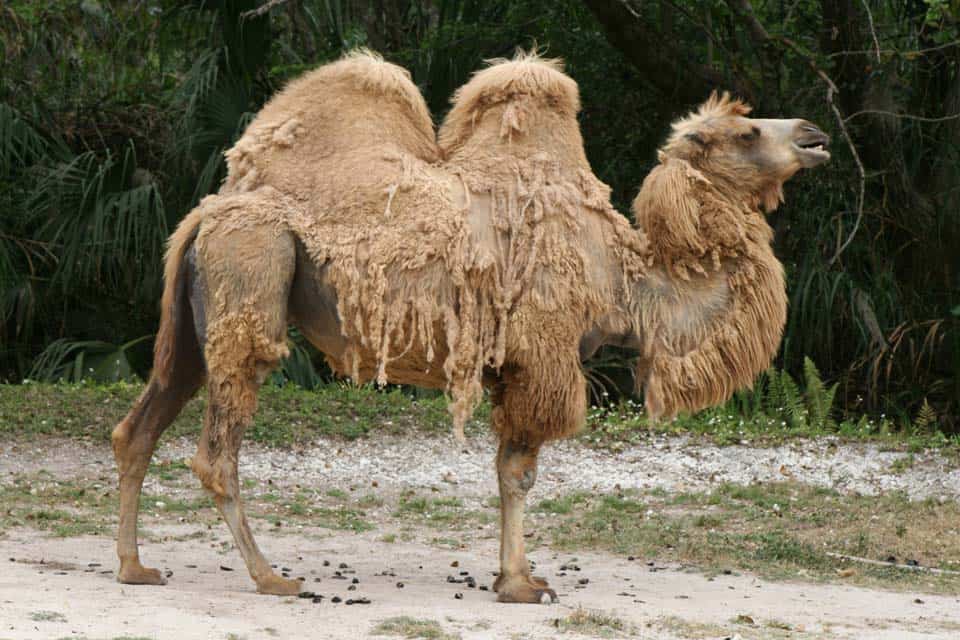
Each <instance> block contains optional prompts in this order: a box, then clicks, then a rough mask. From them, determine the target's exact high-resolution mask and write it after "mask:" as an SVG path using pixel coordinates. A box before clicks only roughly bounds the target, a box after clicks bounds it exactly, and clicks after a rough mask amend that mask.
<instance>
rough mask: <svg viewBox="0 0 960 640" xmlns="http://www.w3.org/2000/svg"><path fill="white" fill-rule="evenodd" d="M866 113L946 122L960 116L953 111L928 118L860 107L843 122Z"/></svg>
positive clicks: (921, 120) (922, 120) (902, 118)
mask: <svg viewBox="0 0 960 640" xmlns="http://www.w3.org/2000/svg"><path fill="white" fill-rule="evenodd" d="M868 113H874V114H877V115H882V116H890V117H891V118H899V119H900V120H917V121H919V122H946V121H947V120H956V119H958V118H960V113H954V114H953V115H949V116H941V117H939V118H928V117H926V116H916V115H913V114H912V113H894V112H893V111H883V110H881V109H861V110H860V111H855V112H854V113H851V114H850V115H848V116H847V117H846V118H844V119H843V120H844V122H850V121H851V120H853V119H854V118H856V117H857V116H862V115H865V114H868Z"/></svg>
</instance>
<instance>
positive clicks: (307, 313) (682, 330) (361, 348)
mask: <svg viewBox="0 0 960 640" xmlns="http://www.w3.org/2000/svg"><path fill="white" fill-rule="evenodd" d="M578 109H579V96H578V91H577V86H576V84H575V83H574V82H573V80H571V79H570V78H569V77H567V76H566V75H564V74H563V72H562V67H561V64H560V62H559V61H555V60H544V59H541V58H539V57H538V56H536V55H534V54H520V55H518V56H517V58H515V59H514V60H496V61H493V62H492V63H491V64H490V66H489V67H487V68H486V69H484V70H482V71H480V72H478V73H477V74H475V75H474V76H473V78H472V79H471V80H470V81H469V82H468V83H467V84H466V85H464V86H463V87H462V88H461V89H460V90H459V91H458V92H457V94H456V95H455V96H454V98H453V107H452V109H451V111H450V113H449V115H448V117H447V119H446V121H445V122H444V123H443V125H442V127H441V128H440V131H439V135H438V136H437V137H436V138H435V136H434V129H433V124H432V122H431V120H430V117H429V113H428V111H427V108H426V105H425V104H424V101H423V99H422V97H421V95H420V93H419V91H418V90H417V88H416V87H415V86H414V85H413V83H412V82H411V81H410V77H409V74H408V73H407V72H406V71H405V70H403V69H401V68H399V67H396V66H394V65H392V64H389V63H386V62H384V61H383V60H382V59H381V58H379V57H378V56H376V55H374V54H371V53H369V52H357V53H353V54H350V55H348V56H346V57H345V58H343V59H342V60H340V61H338V62H335V63H332V64H329V65H326V66H324V67H321V68H319V69H317V70H315V71H312V72H310V73H308V74H305V75H304V76H303V77H301V78H299V79H297V80H295V81H294V82H292V83H291V84H290V85H289V86H288V87H287V88H286V89H284V90H283V91H282V92H280V93H279V94H277V95H276V96H275V97H274V98H273V99H272V100H271V101H270V102H269V103H268V104H267V105H266V106H265V107H264V108H263V110H262V111H261V112H260V114H259V115H258V116H257V118H256V119H255V120H254V121H253V122H252V123H251V124H250V126H249V127H248V128H247V131H246V132H245V133H244V135H243V137H242V138H241V139H240V140H239V141H238V142H237V144H236V145H235V146H234V148H232V149H231V150H230V151H228V152H227V154H226V156H227V161H228V175H227V178H226V180H225V182H224V184H223V187H222V188H221V190H220V192H219V193H218V194H216V195H213V196H209V197H207V198H205V199H204V200H203V201H202V202H201V203H200V205H199V206H198V207H197V208H196V209H195V210H194V211H193V212H191V213H190V214H189V215H188V216H187V218H186V219H185V220H184V221H183V222H182V223H181V225H180V226H179V227H178V229H177V230H176V232H175V233H174V234H173V236H172V237H171V240H170V246H169V250H168V252H167V263H166V271H165V278H166V283H165V290H164V294H163V315H162V318H161V328H160V331H159V333H158V336H157V346H156V358H155V366H154V372H153V375H152V378H151V381H150V383H149V384H148V388H147V390H146V391H145V392H144V394H143V396H142V397H141V398H140V400H138V403H137V405H136V406H135V407H134V409H133V410H132V411H131V413H130V414H129V415H128V416H127V418H126V419H125V420H124V421H123V422H122V423H121V424H120V425H118V427H117V429H116V430H115V431H114V450H115V454H116V457H117V461H118V465H119V467H120V470H121V516H120V523H121V526H120V535H119V538H118V553H119V555H120V557H121V570H120V572H119V574H118V577H119V579H121V580H122V581H124V582H134V583H136V582H142V583H150V584H160V583H162V581H163V578H162V576H161V575H160V574H159V572H157V571H156V570H154V569H147V568H144V567H143V566H142V565H141V564H140V561H139V555H138V552H137V541H136V509H137V500H138V496H139V492H140V487H141V484H142V481H143V474H144V473H145V470H146V468H147V465H148V463H149V459H150V455H151V454H152V451H153V446H154V445H155V444H156V439H157V438H158V437H159V435H160V433H161V432H162V431H163V429H165V428H166V427H167V426H168V425H169V424H170V422H171V421H172V420H173V417H175V415H176V413H177V412H179V409H180V407H182V404H183V403H184V402H185V401H186V399H187V398H189V396H190V395H192V394H193V393H194V392H195V390H196V388H197V387H199V386H200V384H201V383H202V382H203V381H204V379H205V380H206V383H207V387H208V392H209V402H208V406H207V414H206V418H205V422H204V428H203V433H202V435H201V439H200V446H199V449H198V451H197V455H196V456H195V457H194V459H193V463H192V467H193V469H194V471H195V472H196V474H197V475H198V476H199V478H200V479H201V481H202V483H203V485H204V486H205V487H206V488H207V489H208V490H210V491H211V493H212V494H213V495H214V498H215V501H216V503H217V506H218V508H219V509H220V513H221V514H222V516H223V518H224V520H225V522H226V523H227V525H228V526H229V527H230V529H231V531H232V532H233V534H234V539H235V540H236V542H237V546H238V547H239V548H240V550H241V553H242V555H243V557H244V560H245V561H246V563H247V567H248V569H249V571H250V574H251V576H252V577H253V578H254V580H255V581H256V583H257V588H258V590H260V591H261V592H263V593H273V594H291V593H296V591H297V590H298V589H299V584H298V583H296V581H290V580H285V579H283V578H280V577H279V576H276V575H275V574H274V573H273V571H272V569H271V567H270V565H269V563H268V562H267V560H266V559H265V558H264V557H263V555H262V554H261V553H260V551H259V550H258V549H257V546H256V544H255V542H254V541H253V536H252V533H251V531H250V527H249V525H248V523H247V521H246V518H245V516H244V513H243V509H242V506H241V503H240V499H239V480H238V476H237V457H238V455H239V448H240V442H241V438H242V435H243V432H244V430H245V428H246V427H247V426H248V425H249V424H250V421H251V420H252V417H253V413H254V411H255V409H256V394H257V390H258V388H259V386H260V384H261V383H262V382H263V380H264V379H265V377H266V375H267V374H268V373H269V371H270V370H271V369H272V368H273V367H275V366H276V365H277V364H278V363H279V361H280V360H281V359H282V358H283V357H284V355H285V354H286V353H287V348H286V345H285V334H286V326H287V323H288V320H290V321H292V322H294V323H296V324H297V325H298V326H300V328H301V330H302V332H303V333H304V335H306V336H308V337H309V338H310V339H311V340H312V341H313V342H314V343H315V344H316V345H317V346H318V348H320V349H321V350H322V351H323V352H324V353H325V355H326V356H327V359H328V361H329V362H330V364H331V366H332V367H333V368H334V370H336V371H337V372H339V373H341V374H345V375H348V376H350V377H351V378H353V379H354V380H355V381H357V382H363V381H367V380H376V381H377V382H378V383H381V384H383V383H386V382H388V381H390V382H397V383H409V384H416V385H421V386H427V387H434V388H440V389H445V390H446V391H448V392H449V394H450V397H451V403H450V407H451V412H452V414H453V418H454V425H455V429H456V432H457V434H458V435H459V436H460V437H461V438H462V437H463V425H464V423H465V421H466V420H467V418H468V417H469V416H470V415H471V413H472V411H473V409H474V407H475V406H476V404H477V403H478V402H479V401H480V399H481V397H482V393H483V389H484V387H486V388H488V389H489V390H490V398H491V402H492V404H493V411H492V424H493V427H494V428H495V429H496V431H497V432H498V433H499V435H500V449H499V452H498V455H497V469H498V476H499V483H500V489H501V523H502V529H503V533H502V538H501V574H500V577H499V578H498V580H497V584H496V585H495V589H496V590H497V591H498V597H499V599H500V600H501V601H509V602H538V601H540V599H541V598H542V597H543V596H544V595H550V596H552V597H553V596H555V594H554V593H553V592H552V591H551V590H550V589H549V588H547V586H546V582H545V581H543V580H542V579H538V578H535V577H533V576H531V575H530V569H529V565H528V564H527V561H526V559H525V555H524V553H523V525H522V520H523V500H524V497H525V495H526V493H527V491H528V490H529V489H530V487H531V486H532V485H533V482H534V480H535V478H536V464H537V455H538V452H539V450H540V447H541V445H542V444H543V443H544V442H546V441H549V440H553V439H556V438H561V437H564V436H568V435H570V434H572V433H574V432H575V431H576V430H577V429H579V428H580V427H581V426H582V424H583V422H584V417H585V413H586V389H585V380H584V377H583V373H582V370H581V365H580V358H581V348H582V344H583V341H584V340H585V337H586V336H588V335H590V336H597V338H596V340H595V342H597V344H602V343H604V342H606V343H616V344H627V345H631V346H635V347H637V348H638V349H639V350H640V359H639V365H638V381H640V382H642V383H643V385H644V387H645V392H646V398H647V406H648V408H649V410H650V412H651V415H654V416H659V415H670V414H673V413H675V412H677V411H679V410H682V409H688V410H695V409H697V408H700V407H702V406H705V405H707V404H711V403H716V402H720V401H722V400H724V399H726V398H727V397H729V395H730V394H731V393H732V392H733V390H735V389H736V388H739V387H742V386H746V385H749V384H750V383H751V381H752V379H753V376H755V375H756V374H757V373H758V372H759V371H761V370H762V369H764V368H765V367H766V366H767V365H768V363H769V361H770V358H771V357H772V356H773V354H774V352H775V351H776V348H777V344H778V342H779V339H780V332H781V330H782V327H783V322H784V317H785V297H784V291H783V273H782V269H781V267H780V265H779V263H778V262H777V261H776V259H775V258H774V256H773V254H772V252H771V250H770V237H771V232H770V228H769V227H768V226H767V225H766V222H765V221H764V219H763V217H762V215H761V213H760V208H761V207H767V208H771V207H772V206H775V205H776V203H777V202H778V201H779V197H780V194H781V190H780V188H781V185H782V182H783V180H785V179H786V178H787V177H789V175H787V173H789V171H788V170H787V169H784V170H783V171H784V173H782V174H779V173H776V172H773V173H771V172H770V171H764V170H761V169H760V168H758V167H757V166H753V165H751V164H750V163H749V162H745V161H744V160H743V158H744V156H743V154H742V153H740V151H738V150H739V149H741V147H742V146H743V144H744V143H743V142H742V137H743V135H748V133H749V130H750V124H749V121H748V120H747V119H746V118H743V115H745V114H746V111H747V107H746V106H745V105H742V104H741V103H738V102H735V101H732V100H730V99H729V98H727V97H717V96H714V97H713V98H711V100H710V101H708V102H707V103H706V104H705V105H704V106H703V107H702V108H701V109H700V111H698V112H697V113H696V114H693V115H691V116H690V117H689V118H687V119H684V120H681V121H679V122H678V123H677V124H675V126H674V133H673V135H672V136H671V138H670V140H669V141H668V143H667V144H666V145H665V147H664V148H663V149H662V150H661V154H660V159H661V164H660V165H659V166H658V167H657V168H656V169H655V170H654V171H653V172H652V173H651V174H650V176H649V177H648V178H647V180H646V181H645V182H644V185H643V188H642V190H641V192H640V195H639V196H638V197H637V200H636V202H635V203H634V209H635V213H636V218H637V221H638V223H639V226H638V227H636V228H634V227H631V226H630V224H629V223H628V221H627V219H626V218H624V217H623V216H621V215H620V214H618V213H617V212H616V211H614V210H613V208H612V207H611V206H610V202H609V188H608V187H607V186H606V185H605V184H603V183H602V182H600V180H598V179H597V177H596V176H595V175H594V174H593V172H592V171H591V169H590V166H589V164H588V163H587V160H586V156H585V154H584V150H583V140H582V138H581V134H580V130H579V126H578V124H577V119H576V117H577V111H578ZM437 140H439V142H437ZM737 140H741V142H737ZM738 145H739V146H738ZM781 146H782V145H781ZM771 166H772V165H771ZM793 170H795V169H793ZM778 171H780V170H779V169H778ZM288 314H289V316H290V317H289V318H288ZM191 325H195V326H191ZM201 351H202V355H201ZM200 362H202V363H205V365H206V371H205V374H204V373H202V372H201V371H199V369H200V366H199V365H198V364H197V363H200Z"/></svg>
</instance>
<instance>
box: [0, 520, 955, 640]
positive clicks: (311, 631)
mask: <svg viewBox="0 0 960 640" xmlns="http://www.w3.org/2000/svg"><path fill="white" fill-rule="evenodd" d="M189 529H190V528H189V527H185V526H180V527H171V528H170V529H169V530H168V531H165V533H168V534H171V535H175V534H177V533H187V532H188V531H189ZM261 539H262V540H263V542H264V546H265V551H266V552H267V554H268V555H269V557H271V558H273V559H274V560H276V561H277V562H278V564H281V565H282V566H288V567H289V568H291V569H293V575H297V576H300V575H302V576H304V577H305V578H306V581H305V588H307V589H310V590H313V591H315V592H316V593H317V594H321V595H323V596H324V600H323V601H322V602H321V603H319V604H314V603H313V602H312V601H311V600H305V599H297V598H286V599H279V598H274V597H266V596H258V595H256V594H254V593H253V592H252V589H251V583H250V581H249V580H248V578H247V576H246V575H245V574H244V572H243V570H242V564H241V563H240V562H239V559H238V558H236V557H235V554H234V553H230V554H227V555H225V556H219V555H218V554H217V553H216V552H215V551H214V550H213V549H211V548H210V546H211V545H210V544H209V543H207V542H204V541H191V540H186V541H178V542H166V543H162V544H154V545H149V548H148V549H146V550H145V553H146V554H147V555H148V556H149V558H150V561H151V562H153V563H154V564H156V565H157V566H159V567H163V568H165V569H169V570H171V571H173V575H172V577H171V579H170V583H169V584H168V585H166V586H164V587H132V586H126V585H120V584H117V583H116V582H115V581H114V580H113V575H112V572H110V573H107V574H104V573H102V571H106V570H107V569H106V568H109V567H112V566H113V563H114V555H113V545H112V541H110V540H108V539H104V538H90V537H86V538H71V539H67V540H62V539H43V538H39V539H38V537H37V535H36V534H35V533H34V532H32V531H21V532H18V533H17V534H16V535H13V536H11V537H9V538H7V539H5V540H2V541H0V553H2V555H3V557H4V559H6V558H7V557H16V558H17V561H16V562H12V563H11V562H9V561H6V564H5V566H4V567H3V573H2V577H0V612H2V615H0V620H2V621H3V622H2V626H0V637H10V638H17V639H22V640H27V639H33V638H37V639H40V638H60V637H74V636H79V637H88V638H112V637H115V636H118V635H128V636H134V637H137V636H145V637H148V638H157V639H165V638H170V639H174V638H176V639H178V640H193V639H196V640H208V639H211V638H229V637H230V635H229V634H234V635H235V637H239V638H248V639H250V640H253V639H254V638H270V637H279V638H357V637H366V636H367V634H368V633H369V632H370V631H371V629H372V628H373V627H374V626H375V624H376V623H377V621H381V620H384V619H388V618H391V617H394V616H412V617H414V618H425V619H429V620H435V621H438V622H439V623H440V624H441V626H442V627H443V628H444V629H445V630H446V631H448V632H450V633H459V634H460V635H461V636H462V637H463V638H464V639H468V638H510V637H519V638H531V639H532V638H552V637H556V636H557V630H556V629H555V628H554V627H553V621H554V619H556V618H564V617H565V616H567V615H569V614H570V613H571V612H572V611H573V610H575V609H576V608H577V607H580V606H582V607H585V608H588V609H595V610H600V611H603V612H605V613H607V614H611V615H613V616H615V617H617V618H618V619H620V620H622V621H625V622H628V623H630V624H633V625H636V628H637V631H636V633H637V635H638V637H642V638H643V637H646V638H654V637H655V638H674V637H676V638H691V637H702V638H723V637H729V636H733V635H734V634H738V633H739V634H740V635H741V637H743V638H749V637H756V638H766V637H779V636H778V635H777V634H778V631H777V629H776V627H775V626H771V623H773V624H780V623H784V624H786V625H789V626H790V628H792V629H793V630H794V631H793V632H792V633H790V634H789V637H793V638H807V637H809V638H821V637H823V638H871V639H885V638H889V639H890V640H908V639H911V638H917V639H920V638H923V639H927V640H929V639H932V638H944V639H946V638H956V637H957V634H958V633H960V601H958V599H957V598H956V597H938V596H923V597H922V600H923V603H922V604H920V603H916V602H915V598H916V596H915V595H913V594H905V593H885V592H876V591H869V590H864V589H856V588H848V587H835V586H815V585H810V584H783V583H770V582H764V581H760V580H756V579H754V578H751V577H749V576H718V577H716V578H715V579H713V580H710V579H707V578H705V577H703V576H701V575H698V574H695V573H687V572H684V571H681V570H678V569H677V568H676V567H668V568H661V569H659V570H657V571H655V572H651V571H650V568H649V567H648V566H647V565H646V563H642V562H636V561H634V562H630V561H628V560H626V559H624V558H615V557H610V556H606V555H596V554H582V555H580V556H578V558H577V564H578V566H580V567H581V571H580V572H572V574H571V573H568V575H567V576H566V577H561V578H557V577H552V581H553V583H554V585H555V586H556V587H557V591H558V593H559V594H560V598H561V602H560V604H557V605H548V606H547V605H543V606H506V605H498V604H496V603H495V602H494V598H493V594H492V593H490V592H489V591H480V590H479V589H470V588H466V587H465V585H463V584H451V583H449V582H447V576H448V575H454V576H457V577H459V573H460V571H469V572H470V574H471V575H474V576H476V578H477V581H478V585H484V584H489V583H490V581H491V580H492V578H491V576H490V574H489V572H488V571H486V569H489V568H490V567H491V563H492V559H493V558H495V554H496V549H495V542H494V541H492V540H490V541H486V542H485V543H484V544H481V545H479V546H477V547H475V548H472V549H470V550H469V551H456V552H454V551H439V550H437V549H436V548H434V547H427V546H424V545H418V544H404V543H398V544H394V545H390V546H389V547H388V548H385V546H384V543H382V542H380V541H378V540H377V537H376V536H375V535H370V534H363V535H356V536H353V535H337V536H332V537H329V538H319V539H318V538H311V537H304V536H300V535H289V536H280V537H278V536H276V535H270V536H262V537H261ZM299 558H303V560H300V559H299ZM324 559H326V560H328V561H330V562H331V566H330V567H324V566H323V560H324ZM533 559H534V560H536V561H538V571H540V572H542V573H543V574H544V575H548V576H555V574H556V573H557V572H558V569H559V566H560V565H561V564H562V563H563V562H564V561H565V560H564V558H563V557H562V556H561V557H554V554H552V553H549V552H547V551H543V550H541V551H540V552H538V553H534V554H533ZM41 561H42V562H44V564H40V563H41ZM341 561H346V562H347V563H348V564H349V565H350V570H353V571H356V573H350V574H346V575H347V576H348V578H352V577H357V578H358V579H359V581H360V582H359V585H357V586H358V588H357V590H356V591H348V587H349V586H350V584H351V581H350V580H349V579H347V580H337V579H334V578H332V577H331V576H333V574H334V570H335V568H336V567H337V566H338V563H339V562H341ZM454 561H456V562H457V563H458V565H459V567H458V568H451V567H450V565H451V563H452V562H454ZM90 563H98V564H97V566H95V567H90V566H89V564H90ZM191 564H195V565H196V566H195V567H191V566H188V565H191ZM221 565H223V566H228V567H231V568H234V569H236V570H235V571H224V570H221V569H220V566H221ZM384 572H387V573H389V574H390V575H386V576H384V575H380V574H382V573H384ZM394 574H395V575H394ZM316 577H320V578H321V581H320V582H315V581H314V579H315V578H316ZM584 577H588V579H589V583H588V584H587V585H585V586H581V585H579V584H578V583H579V581H580V580H581V579H583V578H584ZM398 582H403V584H404V587H403V588H402V589H401V588H398V587H397V586H396V585H397V583H398ZM457 593H461V594H463V598H462V599H456V598H455V594H457ZM333 596H340V597H341V598H342V599H343V600H344V601H346V600H347V599H348V598H360V597H366V598H369V599H370V600H371V603H370V604H354V605H349V606H348V605H346V604H344V603H343V602H341V603H339V604H334V603H332V602H331V599H332V597H333ZM43 611H52V612H56V613H58V614H60V615H61V616H62V620H61V619H60V618H57V617H55V616H54V618H55V619H53V620H48V621H42V620H41V621H38V620H34V619H31V616H33V617H34V618H43V617H44V616H43V614H38V613H37V612H43ZM738 615H745V616H750V618H752V619H753V620H754V621H755V626H754V627H751V626H749V625H744V624H735V623H732V622H731V619H732V618H734V617H735V616H738ZM781 633H782V632H781ZM511 634H517V635H514V636H511ZM571 635H575V634H571ZM783 636H784V637H787V636H788V634H783Z"/></svg>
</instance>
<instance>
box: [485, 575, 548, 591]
mask: <svg viewBox="0 0 960 640" xmlns="http://www.w3.org/2000/svg"><path fill="white" fill-rule="evenodd" d="M526 579H527V580H529V581H530V583H531V584H532V585H533V586H534V587H536V588H538V589H546V588H547V587H549V586H550V585H549V583H548V582H547V579H546V578H542V577H540V576H526ZM503 581H504V577H503V574H502V573H501V574H500V575H499V576H497V579H496V580H494V581H493V592H494V593H499V592H500V585H502V584H503Z"/></svg>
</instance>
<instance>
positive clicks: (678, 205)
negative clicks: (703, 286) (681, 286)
mask: <svg viewBox="0 0 960 640" xmlns="http://www.w3.org/2000/svg"><path fill="white" fill-rule="evenodd" d="M706 184H709V181H708V180H707V179H706V177H705V176H704V175H703V174H702V173H700V172H699V171H697V170H696V169H694V168H693V167H692V166H691V165H690V163H689V162H687V161H686V160H680V159H677V158H669V159H667V160H666V161H665V162H664V163H662V164H660V165H658V166H657V167H655V168H654V170H653V171H651V172H650V174H649V175H648V176H647V177H646V179H645V180H644V181H643V186H642V187H640V193H639V194H638V195H637V197H636V199H635V200H634V201H633V214H634V217H635V219H636V221H637V223H639V224H640V226H641V227H643V230H644V231H645V232H646V234H647V237H649V238H650V239H651V248H652V249H653V251H654V253H655V254H656V257H657V258H659V261H660V262H662V264H664V265H665V266H666V267H667V269H668V271H670V272H671V273H672V274H673V275H676V276H678V277H680V278H682V279H684V280H688V279H689V278H690V274H689V270H693V271H695V272H699V273H702V274H705V271H704V269H703V266H702V265H701V259H702V258H703V257H704V256H705V255H706V253H707V248H708V247H707V244H706V241H705V238H704V237H703V234H702V232H701V220H700V218H701V211H700V209H701V203H700V198H699V193H698V191H699V190H698V188H697V187H698V185H706Z"/></svg>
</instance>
